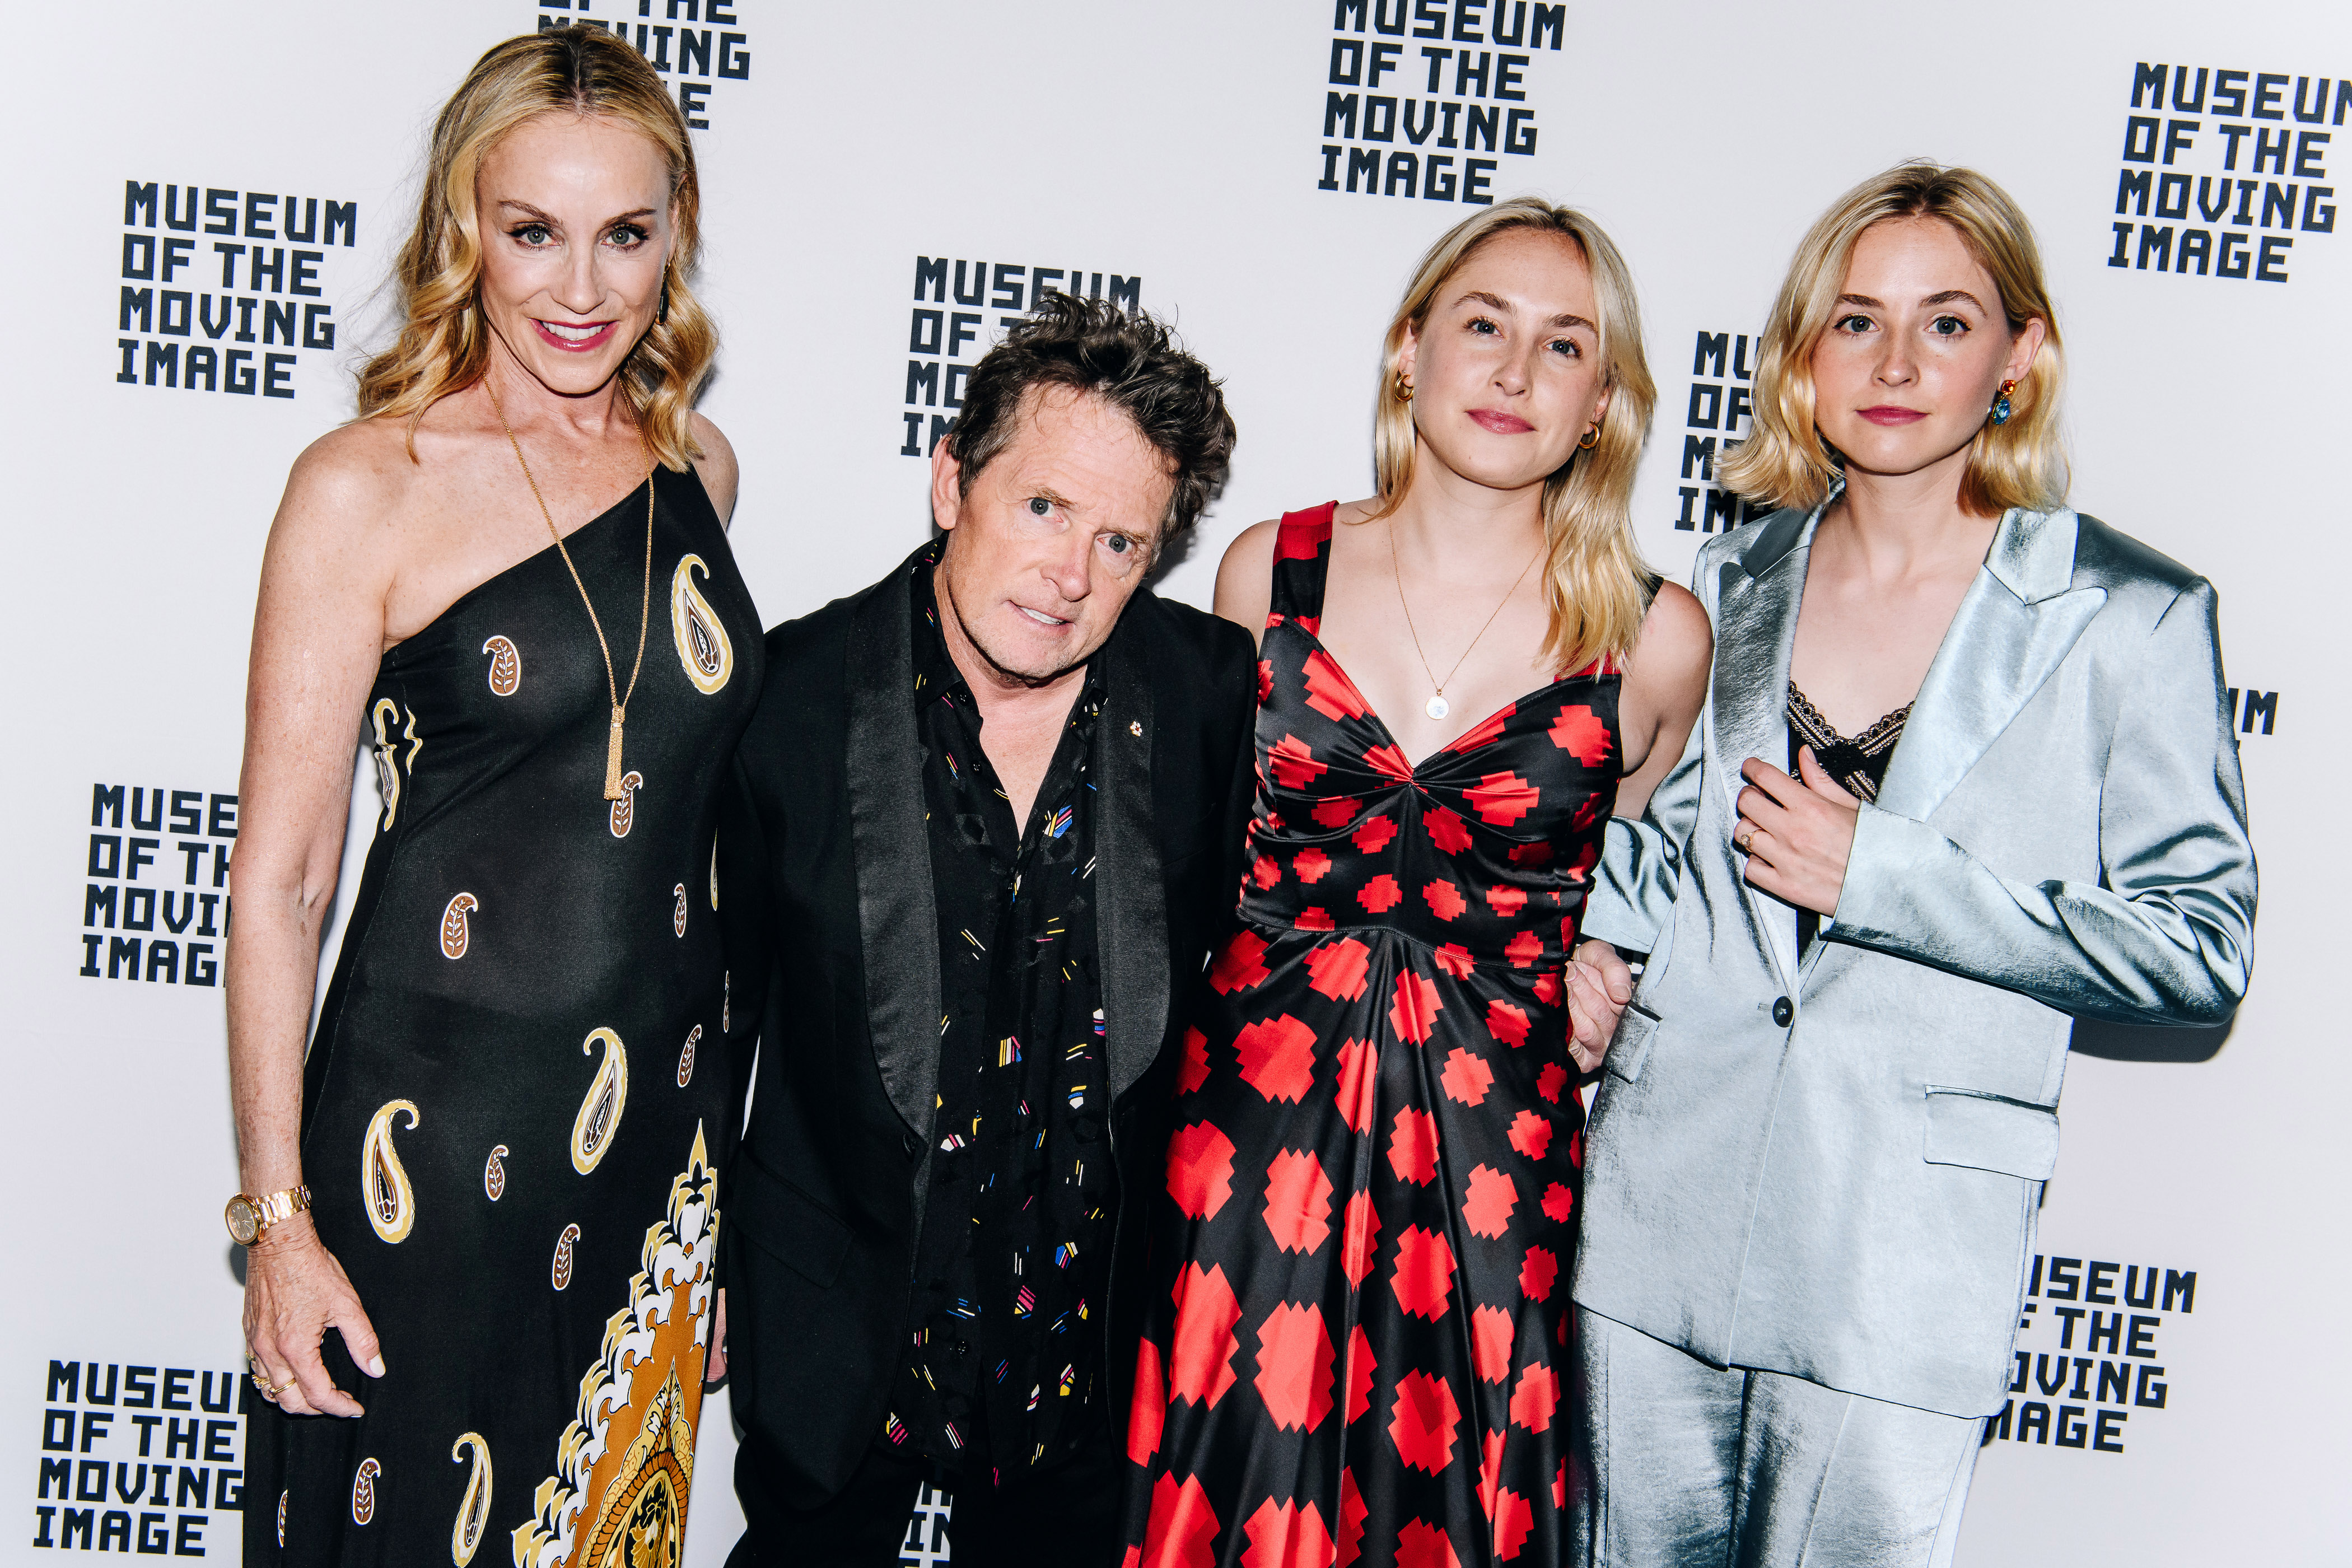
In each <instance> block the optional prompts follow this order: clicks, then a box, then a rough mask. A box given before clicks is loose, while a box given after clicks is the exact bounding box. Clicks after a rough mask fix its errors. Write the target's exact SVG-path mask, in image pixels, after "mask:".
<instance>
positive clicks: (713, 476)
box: [687, 414, 742, 527]
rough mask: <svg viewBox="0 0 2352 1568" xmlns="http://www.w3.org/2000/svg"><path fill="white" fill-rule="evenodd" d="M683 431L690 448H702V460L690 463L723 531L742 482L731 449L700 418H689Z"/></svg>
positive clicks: (710, 426)
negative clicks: (690, 436) (690, 441)
mask: <svg viewBox="0 0 2352 1568" xmlns="http://www.w3.org/2000/svg"><path fill="white" fill-rule="evenodd" d="M687 427H688V429H689V430H691V431H692V432H693V434H694V444H695V445H696V446H698V447H701V448H702V456H700V457H698V458H696V459H695V460H694V468H695V471H696V472H697V473H698V474H700V475H701V476H702V488H703V489H705V490H707V491H709V495H710V507H711V510H714V511H716V512H717V513H718V514H719V523H720V525H721V526H722V527H723V526H725V525H726V524H727V523H728V522H730V521H732V520H733V518H734V516H735V491H736V489H737V487H738V485H739V484H740V482H741V479H742V469H741V468H740V466H739V465H738V464H737V462H736V459H735V447H734V445H733V444H732V443H731V442H730V441H729V440H728V439H727V437H726V436H725V434H724V433H723V432H721V431H720V430H719V426H716V425H714V424H712V423H711V422H710V421H709V419H707V418H705V417H703V416H701V415H700V414H689V415H688V416H687Z"/></svg>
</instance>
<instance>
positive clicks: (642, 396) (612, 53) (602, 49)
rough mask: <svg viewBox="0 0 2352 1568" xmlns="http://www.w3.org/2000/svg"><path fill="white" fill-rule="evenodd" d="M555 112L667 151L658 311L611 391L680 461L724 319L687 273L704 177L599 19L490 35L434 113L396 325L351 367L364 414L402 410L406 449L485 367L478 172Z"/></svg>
mask: <svg viewBox="0 0 2352 1568" xmlns="http://www.w3.org/2000/svg"><path fill="white" fill-rule="evenodd" d="M552 114H574V115H581V116H594V117H598V118H602V119H606V120H612V121H617V122H619V123H620V124H623V125H625V126H627V127H629V128H630V129H631V130H634V131H636V132H640V133H641V134H643V135H644V136H645V137H646V140H647V141H649V142H653V144H654V145H655V146H656V148H658V149H659V150H660V152H661V154H662V157H663V159H664V161H665V162H667V164H668V165H669V184H670V202H671V208H672V211H673V213H674V214H675V228H676V232H677V243H676V244H675V245H674V246H673V247H671V250H670V253H669V258H668V261H667V264H666V266H665V268H664V269H663V273H662V289H663V292H664V298H665V299H666V300H667V320H657V321H656V322H655V323H654V325H653V327H652V328H651V329H650V330H649V331H647V332H646V335H645V336H644V337H643V338H642V339H640V340H638V342H637V345H636V347H635V349H634V350H633V351H632V352H631V353H630V354H629V357H628V359H627V360H626V361H625V363H623V364H622V366H621V372H620V375H619V377H618V381H619V388H618V390H619V392H620V394H621V395H622V396H623V397H624V398H625V399H626V400H627V402H628V405H629V408H630V411H631V412H632V413H633V414H634V415H635V418H636V420H637V424H638V426H639V427H640V428H641V429H642V430H644V432H645V436H646V444H647V445H648V446H650V447H652V448H653V451H654V455H655V456H656V458H658V459H659V460H660V461H661V462H662V463H663V464H664V465H665V466H667V467H668V468H672V469H677V470H683V469H684V468H686V466H687V465H688V463H689V462H690V461H692V460H693V459H694V458H697V457H699V456H700V455H701V453H700V450H699V448H698V447H697V446H696V445H695V441H694V435H693V431H692V428H691V425H690V421H691V419H692V416H693V413H694V395H695V394H696V392H697V391H698V390H699V389H700V387H701V385H702V382H703V379H704V378H705V377H706V376H708V375H709V373H710V365H711V362H712V361H713V360H714V359H716V358H717V357H718V353H719V333H718V331H717V329H716V328H715V327H714V326H713V325H712V323H711V321H710V317H709V313H708V312H707V311H705V310H703V308H702V306H701V304H700V303H699V302H698V301H697V300H696V299H695V297H694V292H693V290H692V289H689V288H688V286H687V279H688V275H689V274H691V273H692V272H693V270H694V267H695V263H696V260H697V259H698V257H699V255H700V253H701V243H702V240H701V228H700V222H701V215H702V187H701V185H700V184H699V182H698V179H697V177H696V174H695V168H694V143H693V142H692V140H691V139H690V138H689V137H688V134H687V128H686V118H685V116H684V115H682V114H681V113H679V111H678V107H677V102H676V101H675V100H672V99H671V97H670V95H669V90H668V89H667V87H665V86H664V85H663V83H662V79H661V78H660V77H659V76H657V75H656V74H655V73H654V68H653V67H652V66H650V65H648V64H647V63H646V58H645V57H644V56H642V55H640V54H638V53H637V52H636V51H635V49H633V48H631V47H629V46H628V45H627V44H625V43H623V42H622V41H621V40H620V39H619V38H618V37H615V36H614V34H611V33H607V32H605V31H604V29H603V28H601V27H592V26H564V27H551V28H550V29H548V30H547V31H546V32H543V33H526V34H524V35H522V36H521V37H516V38H509V39H508V40H507V41H506V42H504V43H502V44H499V45H497V46H495V47H492V48H491V49H490V51H489V52H488V54H486V55H484V56H483V57H482V58H480V59H479V60H477V61H476V62H475V63H474V68H473V69H472V70H470V71H468V72H467V73H466V79H465V81H464V82H463V83H462V84H461V85H460V86H459V87H458V89H457V92H456V93H455V94H454V95H453V96H452V97H451V98H450V100H449V101H448V102H447V103H446V104H445V105H444V106H443V107H442V110H441V113H440V116H439V117H438V118H437V119H436V121H434V123H433V140H432V144H431V150H430V153H429V156H428V159H427V162H426V167H425V188H424V191H423V193H422V195H420V197H419V199H418V202H417V210H416V226H415V229H413V230H411V231H410V233H409V236H408V239H407V242H406V243H405V244H404V245H403V246H402V247H400V257H399V259H398V261H397V262H396V263H395V264H394V272H393V278H394V283H395V285H396V286H397V288H398V289H399V297H400V305H401V328H400V335H399V337H398V339H397V340H396V341H395V342H394V344H393V346H392V347H391V348H389V349H386V350H385V351H384V352H383V353H380V354H377V355H376V356H375V357H374V358H373V359H371V360H370V361H368V363H367V366H366V368H365V369H363V370H362V371H361V372H360V382H359V408H360V416H361V417H362V418H363V419H364V418H371V417H374V416H383V417H387V418H401V419H406V420H407V421H408V436H409V455H410V456H411V457H412V458H413V457H414V456H415V451H416V426H417V424H418V422H419V421H421V420H422V419H423V418H424V417H425V410H427V409H429V408H431V407H432V406H433V405H435V404H436V403H438V402H440V401H441V399H443V398H445V397H446V396H448V395H450V394H452V393H455V392H462V391H464V390H465V389H466V388H467V387H469V386H471V385H473V384H475V383H476V382H478V381H480V380H481V379H482V377H483V375H484V374H486V373H487V372H488V368H489V361H490V344H491V342H492V335H491V332H490V329H489V325H488V322H487V321H485V320H484V319H483V316H482V311H481V308H480V299H481V286H482V239H481V224H480V216H479V215H478V213H477V212H476V210H475V196H474V180H475V176H476V175H477V174H478V173H479V172H480V170H481V166H482V160H483V159H485V158H487V157H488V156H489V154H490V151H491V149H493V148H495V147H496V146H497V145H498V144H499V142H502V141H504V140H505V139H506V138H507V137H508V136H509V135H510V134H512V133H513V132H515V131H516V130H518V129H520V127H521V126H523V125H525V124H527V123H529V122H530V121H533V120H537V119H540V118H541V117H543V116H546V115H552Z"/></svg>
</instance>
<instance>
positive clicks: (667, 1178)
mask: <svg viewBox="0 0 2352 1568" xmlns="http://www.w3.org/2000/svg"><path fill="white" fill-rule="evenodd" d="M652 483H653V484H654V487H655V495H656V508H655V511H656V515H655V517H654V520H653V563H652V589H651V601H650V609H649V610H648V611H647V612H646V616H647V623H648V624H647V625H646V640H645V662H644V667H643V669H644V672H643V674H642V675H641V676H640V678H639V679H638V682H637V687H636V691H635V696H634V697H633V698H632V699H631V700H630V701H629V703H628V710H627V722H626V725H625V731H624V750H623V758H622V763H623V767H624V768H625V773H624V775H623V777H622V779H621V781H620V782H621V784H622V785H623V789H622V793H621V797H620V798H619V799H617V800H607V799H606V798H605V795H604V783H605V772H606V743H607V735H608V731H609V728H610V724H609V720H610V713H611V702H610V699H609V697H608V695H607V688H606V684H605V669H604V658H603V656H602V655H601V654H600V653H599V652H598V649H597V642H596V635H595V632H594V630H593V627H592V626H591V625H590V622H589V618H588V611H587V609H586V607H585V606H583V604H582V603H581V591H580V588H579V587H576V586H575V585H574V584H573V582H572V574H571V573H570V572H569V571H567V570H566V568H565V565H564V563H563V559H562V556H561V555H560V554H559V553H558V552H557V551H556V550H555V548H554V547H553V546H552V545H550V546H549V547H548V548H547V549H545V550H543V551H541V552H539V553H538V554H536V555H534V556H531V557H530V558H529V559H528V560H525V561H523V562H521V563H520V564H518V565H516V566H514V567H511V568H509V570H507V571H505V572H502V573H500V574H498V575H497V576H495V577H492V578H490V579H489V580H488V582H485V583H483V584H481V585H479V586H478V587H477V588H475V589H473V590H472V591H471V592H469V593H467V595H464V596H463V597H462V598H460V599H459V600H457V603H456V604H454V605H450V606H449V608H448V609H447V610H446V611H445V612H443V614H442V615H441V616H440V617H439V618H438V619H436V621H434V622H433V624H432V625H431V626H428V627H426V628H425V630H424V631H422V632H420V633H418V634H417V635H416V636H415V637H410V638H408V639H407V640H406V641H404V642H402V643H400V644H399V645H398V646H396V647H394V648H393V649H392V650H391V651H390V652H388V653H386V654H385V655H384V657H383V665H382V668H381V669H380V670H379V672H378V674H377V677H376V680H375V685H374V689H373V690H371V691H370V692H369V693H368V701H367V711H366V714H365V719H364V725H365V728H364V731H363V735H362V740H363V743H364V744H366V745H367V746H368V747H369V748H370V749H372V751H373V754H374V759H375V773H376V783H377V791H378V795H379V800H378V802H377V805H376V812H375V819H374V822H373V842H372V844H371V846H370V847H369V850H368V854H367V864H366V869H365V871H364V873H363V874H362V878H361V879H360V884H359V888H358V890H357V893H356V896H355V898H354V900H353V904H352V917H351V921H350V924H349V926H348V928H347V929H346V931H345V935H344V938H343V944H342V950H341V956H340V958H339V959H338V961H337V963H336V966H335V972H334V977H333V981H332V983H331V986H330V988H329V991H328V994H327V997H326V1001H325V1005H324V1007H323V1010H322V1011H321V1013H320V1019H319V1025H318V1029H317V1032H316V1034H315V1035H314V1036H313V1037H312V1040H311V1044H310V1053H309V1057H308V1058H307V1061H306V1064H305V1068H304V1073H303V1106H302V1113H303V1122H302V1168H303V1172H304V1179H305V1180H306V1181H307V1182H308V1183H309V1184H310V1190H311V1194H312V1212H313V1214H314V1215H315V1216H316V1218H317V1222H318V1227H319V1233H320V1237H321V1238H322V1239H323V1240H324V1241H325V1243H326V1245H327V1247H328V1249H329V1250H330V1251H331V1252H332V1253H333V1254H334V1255H335V1257H336V1258H338V1259H340V1260H341V1264H342V1266H343V1268H344V1269H345V1271H346V1272H347V1273H348V1274H349V1275H350V1277H351V1281H352V1287H353V1288H354V1289H356V1290H357V1292H358V1294H359V1299H360V1303H361V1305H362V1308H364V1309H365V1310H366V1311H367V1313H368V1315H369V1318H370V1319H371V1321H373V1324H374V1327H375V1330H376V1332H377V1334H378V1335H379V1336H380V1337H381V1338H382V1341H383V1361H384V1364H385V1374H384V1376H383V1378H381V1379H375V1378H370V1377H367V1376H365V1375H364V1374H362V1373H360V1372H359V1371H358V1370H357V1369H356V1368H355V1367H353V1365H352V1361H351V1358H350V1356H349V1354H348V1353H347V1352H346V1351H345V1349H344V1346H343V1342H342V1340H341V1336H340V1335H338V1334H336V1333H334V1332H332V1331H330V1332H329V1334H328V1335H327V1340H326V1344H325V1353H326V1363H327V1368H328V1371H329V1372H330V1373H331V1374H332V1375H333V1377H334V1380H335V1382H336V1384H337V1385H338V1386H340V1387H341V1388H342V1389H344V1390H345V1391H346V1392H348V1393H350V1394H353V1395H354V1396H355V1397H356V1398H357V1399H358V1400H359V1401H360V1403H361V1404H362V1405H364V1406H365V1407H366V1412H367V1413H366V1415H363V1416H362V1417H359V1418H357V1419H348V1420H347V1419H340V1418H335V1417H329V1416H299V1417H298V1416H288V1415H284V1414H282V1413H280V1412H279V1411H278V1409H277V1408H276V1407H275V1406H274V1405H268V1404H264V1403H263V1402H261V1401H260V1400H259V1399H258V1398H257V1397H253V1396H251V1395H250V1394H248V1397H247V1411H248V1412H249V1413H250V1414H251V1415H253V1420H252V1422H251V1423H250V1426H249V1432H250V1440H249V1448H250V1454H249V1458H250V1460H251V1465H250V1479H249V1481H248V1484H247V1492H246V1496H247V1505H246V1508H247V1512H246V1520H245V1556H246V1561H247V1562H248V1563H271V1564H277V1563H286V1564H305V1565H308V1564H324V1563H337V1564H385V1565H397V1568H419V1565H422V1564H427V1563H452V1564H455V1565H457V1568H467V1565H468V1564H469V1563H474V1562H475V1561H477V1560H478V1561H479V1562H480V1563H484V1564H488V1563H509V1562H511V1563H515V1564H517V1565H518V1568H552V1565H554V1564H558V1563H562V1564H567V1565H569V1564H575V1563H576V1564H583V1565H591V1564H593V1565H595V1568H604V1565H607V1564H611V1565H614V1568H640V1565H646V1564H663V1565H673V1564H675V1563H677V1562H678V1560H679V1552H680V1545H681V1541H682V1527H683V1524H684V1521H685V1517H686V1509H687V1502H688V1493H689V1490H690V1488H691V1486H692V1484H693V1480H694V1436H695V1424H696V1420H697V1418H698V1415H699V1413H700V1407H701V1398H702V1367H703V1357H704V1352H705V1350H706V1348H707V1343H708V1339H709V1320H710V1309H711V1305H712V1295H711V1292H712V1268H713V1264H714V1262H715V1257H714V1253H715V1248H716V1246H717V1232H718V1226H719V1196H720V1194H719V1187H718V1177H717V1167H718V1165H719V1161H720V1159H721V1157H722V1154H723V1149H722V1142H723V1139H724V1134H725V1112H726V1106H727V1103H728V1098H729V1086H728V1060H727V1052H726V1050H725V1048H724V1045H723V1040H724V1037H725V1036H726V1034H727V1033H728V1030H729V1027H730V1024H731V1023H733V1022H734V1020H733V1019H732V1018H731V1017H730V1013H731V1012H732V1011H734V1009H732V1008H731V1007H730V980H729V975H728V973H727V969H726V961H725V957H724V953H723V949H722V943H721V941H720V931H719V920H720V914H719V910H720V909H721V907H722V904H723V903H724V900H725V897H726V893H727V889H724V888H722V887H720V886H719V880H718V868H719V859H718V856H717V848H716V838H715V835H716V831H717V823H718V820H719V793H720V788H721V785H722V784H723V783H724V781H725V779H726V776H727V770H728V767H729V765H730V760H731V758H732V756H733V753H734V750H735V742H736V739H737V737H738V736H739V735H740V733H741V732H742V730H743V728H744V725H745V723H746V722H747V721H748V720H749V718H750V715H751V708H752V705H753V702H754V700H756V698H757V696H758V693H759V689H760V677H761V668H760V666H761V633H760V622H759V616H758V613H757V611H756V610H755V609H754V608H753V607H752V604H751V595H749V594H748V593H747V592H746V591H745V589H744V586H743V582H742V578H741V577H740V575H739V574H738V573H737V571H736V569H735V563H734V557H733V555H732V554H731V553H730V551H729V549H728V544H727V535H726V531H725V530H724V529H723V528H722V527H721V526H720V523H719V518H718V516H717V515H716V513H715V512H714V511H713V510H712V509H711V505H710V501H709V497H708V496H707V495H705V493H704V491H703V489H702V483H701V480H700V479H699V478H698V476H697V475H696V474H695V473H693V472H692V471H691V470H689V471H688V472H685V473H673V472H671V471H669V470H668V469H667V468H656V470H655V478H654V479H653V481H652ZM564 543H565V546H566V548H567V549H568V550H569V551H570V552H571V556H572V562H573V563H575V564H576V566H577V567H578V570H579V574H580V578H581V581H582V583H583V584H584V585H585V587H586V590H587V593H588V594H589V595H590V596H591V597H592V598H593V601H594V603H595V606H596V613H597V615H598V616H599V617H600V618H601V620H602V622H603V624H604V635H605V637H606V638H607V639H609V641H610V644H611V647H612V654H613V661H614V667H615V669H616V671H617V674H618V677H619V680H620V682H621V683H622V684H624V685H625V684H626V682H627V680H628V677H629V668H630V663H631V661H632V659H633V658H634V657H635V651H636V642H637V628H638V621H639V605H640V602H641V598H642V596H643V595H644V594H645V593H646V487H645V486H644V485H640V486H638V487H637V488H636V489H635V490H634V491H633V492H631V494H629V495H628V496H625V497H624V498H623V499H622V500H620V501H619V502H618V503H617V504H615V505H614V507H613V509H612V510H609V511H607V512H605V513H604V515H602V516H601V517H598V518H597V519H595V520H594V521H591V522H589V523H587V524H585V525H584V526H583V527H581V528H580V529H578V530H577V531H574V532H572V533H571V534H569V535H567V536H566V537H565V540H564ZM720 1484H721V1485H724V1484H725V1482H724V1479H723V1478H722V1479H721V1480H720Z"/></svg>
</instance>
